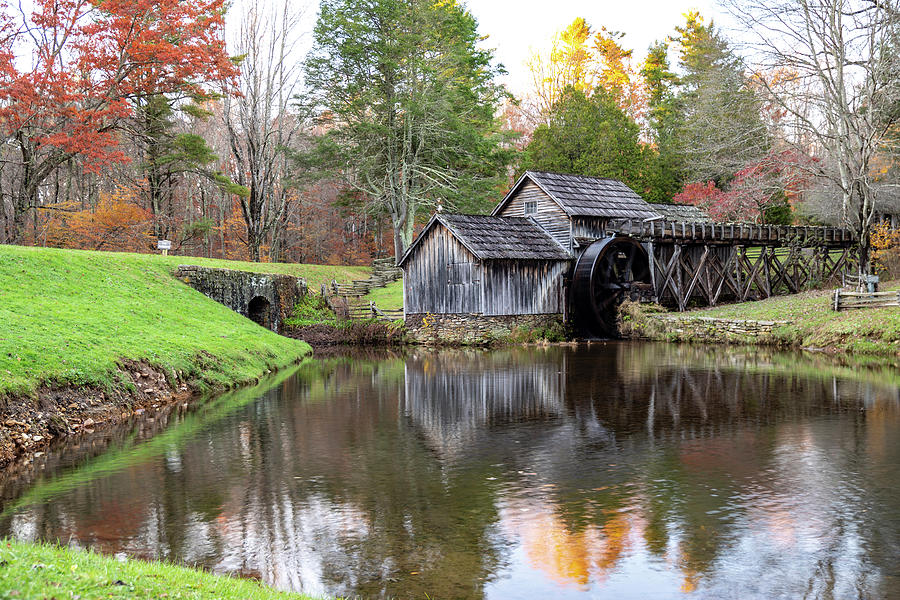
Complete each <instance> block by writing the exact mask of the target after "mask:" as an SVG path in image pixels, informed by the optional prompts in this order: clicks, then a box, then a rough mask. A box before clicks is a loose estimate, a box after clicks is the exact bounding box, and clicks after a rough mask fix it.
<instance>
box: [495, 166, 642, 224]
mask: <svg viewBox="0 0 900 600" xmlns="http://www.w3.org/2000/svg"><path fill="white" fill-rule="evenodd" d="M526 180H531V181H533V182H534V183H535V184H536V185H537V186H538V187H540V188H541V189H542V190H543V191H544V193H545V194H547V195H548V196H550V197H551V198H552V199H553V200H554V201H555V202H556V203H557V204H559V206H560V207H561V208H562V209H563V210H564V211H566V213H567V214H568V215H569V216H573V217H601V218H607V219H648V218H652V217H655V216H658V215H657V213H655V212H654V211H653V208H652V207H651V206H650V205H649V204H647V202H646V201H645V200H644V199H643V198H641V197H640V196H638V195H637V193H636V192H635V191H634V190H632V189H631V188H630V187H628V186H627V185H625V184H624V183H622V182H621V181H618V180H616V179H604V178H602V177H588V176H586V175H565V174H562V173H549V172H546V171H526V172H525V174H524V175H522V177H521V178H520V179H519V181H517V182H516V185H514V186H513V188H512V189H511V190H510V192H509V193H508V194H507V195H506V198H504V199H503V201H502V202H500V204H498V205H497V208H496V209H494V214H497V213H498V212H499V211H500V208H501V207H502V206H503V205H505V204H506V202H507V200H509V199H510V198H512V197H513V196H514V195H515V193H516V191H517V190H518V189H519V188H520V187H521V186H522V184H523V182H525V181H526Z"/></svg>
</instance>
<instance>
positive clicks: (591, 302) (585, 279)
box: [571, 237, 650, 337]
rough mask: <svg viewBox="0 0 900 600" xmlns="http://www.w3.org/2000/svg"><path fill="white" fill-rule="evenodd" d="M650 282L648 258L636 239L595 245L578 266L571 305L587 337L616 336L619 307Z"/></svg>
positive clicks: (591, 246)
mask: <svg viewBox="0 0 900 600" xmlns="http://www.w3.org/2000/svg"><path fill="white" fill-rule="evenodd" d="M649 283H650V264H649V259H648V257H647V253H646V251H645V250H644V248H643V247H642V246H641V245H640V244H639V243H638V242H637V241H636V240H634V239H632V238H626V237H611V238H606V239H604V240H599V241H596V242H594V243H593V244H591V245H590V246H588V248H587V249H586V250H585V251H584V252H583V253H582V255H581V256H580V257H579V259H578V261H577V262H576V264H575V271H574V274H573V280H572V298H571V301H572V302H571V304H572V308H573V314H574V316H575V321H576V323H577V324H578V325H579V327H580V328H581V329H582V330H583V332H584V333H586V334H588V335H592V336H597V337H609V336H614V335H615V333H616V311H617V309H618V306H619V304H621V303H622V302H623V301H624V300H626V299H636V298H637V296H639V295H640V293H641V292H642V291H643V290H644V289H645V288H646V287H647V286H648V285H649Z"/></svg>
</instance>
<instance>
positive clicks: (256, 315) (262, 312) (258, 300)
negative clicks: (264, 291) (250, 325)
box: [247, 296, 272, 329]
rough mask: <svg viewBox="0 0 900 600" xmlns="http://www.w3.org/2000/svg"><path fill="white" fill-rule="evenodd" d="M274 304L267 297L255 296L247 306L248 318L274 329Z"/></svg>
mask: <svg viewBox="0 0 900 600" xmlns="http://www.w3.org/2000/svg"><path fill="white" fill-rule="evenodd" d="M271 315H272V303H271V302H269V299H268V298H266V297H265V296H255V297H254V298H253V299H251V300H250V302H249V304H247V318H248V319H250V320H251V321H253V322H255V323H257V324H259V325H262V326H263V327H265V328H267V329H271V328H272V317H271Z"/></svg>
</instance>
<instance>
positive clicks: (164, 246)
mask: <svg viewBox="0 0 900 600" xmlns="http://www.w3.org/2000/svg"><path fill="white" fill-rule="evenodd" d="M156 249H157V250H162V253H163V256H168V255H169V250H171V249H172V241H171V240H158V241H157V242H156Z"/></svg>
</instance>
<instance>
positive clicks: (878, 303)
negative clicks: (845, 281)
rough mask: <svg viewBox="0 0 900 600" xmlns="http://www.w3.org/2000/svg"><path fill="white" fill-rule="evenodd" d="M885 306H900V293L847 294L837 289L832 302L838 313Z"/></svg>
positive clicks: (832, 306)
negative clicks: (849, 309) (853, 309)
mask: <svg viewBox="0 0 900 600" xmlns="http://www.w3.org/2000/svg"><path fill="white" fill-rule="evenodd" d="M885 306H900V292H847V291H844V290H841V289H837V290H834V296H833V297H832V302H831V308H832V309H833V310H836V311H841V310H846V309H848V308H882V307H885Z"/></svg>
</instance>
